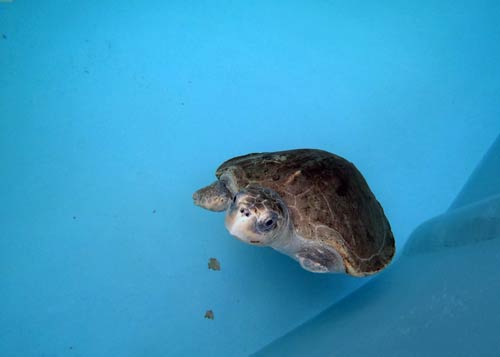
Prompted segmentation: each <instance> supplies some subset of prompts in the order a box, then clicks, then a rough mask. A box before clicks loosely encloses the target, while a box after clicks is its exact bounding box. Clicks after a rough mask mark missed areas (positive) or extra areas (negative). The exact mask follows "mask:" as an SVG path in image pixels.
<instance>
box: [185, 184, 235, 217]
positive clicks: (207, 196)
mask: <svg viewBox="0 0 500 357" xmlns="http://www.w3.org/2000/svg"><path fill="white" fill-rule="evenodd" d="M193 201H194V204H195V205H197V206H200V207H202V208H205V209H208V210H210V211H215V212H221V211H225V210H226V209H227V208H228V207H229V203H230V202H231V192H229V190H228V189H227V188H226V185H225V184H224V183H223V182H221V181H215V182H214V183H212V184H211V185H209V186H207V187H203V188H201V189H199V190H198V191H196V192H195V193H193Z"/></svg>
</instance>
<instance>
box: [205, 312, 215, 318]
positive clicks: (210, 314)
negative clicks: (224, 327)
mask: <svg viewBox="0 0 500 357" xmlns="http://www.w3.org/2000/svg"><path fill="white" fill-rule="evenodd" d="M205 318H206V319H209V320H213V319H214V312H213V311H212V310H207V312H205Z"/></svg>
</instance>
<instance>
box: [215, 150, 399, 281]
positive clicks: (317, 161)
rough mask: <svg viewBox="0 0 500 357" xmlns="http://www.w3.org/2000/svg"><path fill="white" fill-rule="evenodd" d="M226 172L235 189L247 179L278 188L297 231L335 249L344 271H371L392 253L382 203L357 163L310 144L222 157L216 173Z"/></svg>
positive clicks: (393, 244) (363, 273)
mask: <svg viewBox="0 0 500 357" xmlns="http://www.w3.org/2000/svg"><path fill="white" fill-rule="evenodd" d="M225 173H226V174H228V175H229V176H230V177H231V181H232V182H231V187H230V189H231V188H232V190H233V191H239V190H241V189H243V188H245V187H246V186H247V185H249V184H258V185H261V186H263V187H267V188H270V189H272V190H274V191H276V192H277V193H278V194H279V195H280V196H281V197H282V199H283V200H284V201H285V203H286V204H287V206H288V208H289V211H290V215H291V218H292V222H293V225H294V228H295V233H296V234H297V235H299V236H301V237H303V238H304V239H307V240H313V241H319V242H323V243H324V244H326V245H328V246H330V247H332V248H334V249H335V250H336V251H337V252H338V253H339V254H340V255H341V256H342V258H343V260H344V266H345V268H346V273H348V274H351V275H355V276H364V275H369V274H373V273H375V272H377V271H379V270H381V269H383V268H384V267H385V266H386V265H387V264H389V262H390V261H391V259H392V257H393V256H394V253H395V243H394V237H393V234H392V232H391V227H390V225H389V221H388V220H387V218H386V217H385V214H384V211H383V209H382V206H381V205H380V204H379V202H378V201H377V200H376V198H375V196H374V195H373V193H372V191H371V190H370V188H369V187H368V184H367V183H366V181H365V179H364V178H363V176H362V175H361V173H360V172H359V171H358V170H357V169H356V167H355V166H354V165H353V164H352V163H350V162H349V161H347V160H345V159H343V158H342V157H340V156H337V155H334V154H331V153H329V152H326V151H322V150H314V149H299V150H289V151H280V152H273V153H253V154H248V155H244V156H239V157H235V158H233V159H230V160H228V161H226V162H224V163H223V164H222V165H221V166H220V167H219V168H218V169H217V171H216V176H217V178H218V179H219V178H221V176H222V175H223V174H225Z"/></svg>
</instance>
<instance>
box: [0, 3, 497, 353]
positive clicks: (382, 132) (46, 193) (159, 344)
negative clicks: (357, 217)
mask: <svg viewBox="0 0 500 357" xmlns="http://www.w3.org/2000/svg"><path fill="white" fill-rule="evenodd" d="M499 99H500V3H498V2H496V1H482V0H480V1H451V0H444V1H440V2H434V1H429V0H424V1H418V2H417V1H413V2H405V3H402V2H397V1H382V2H377V3H375V2H373V3H367V2H359V1H354V2H341V1H324V0H323V1H293V0H292V1H275V2H269V1H261V0H257V1H253V2H234V1H227V0H223V1H218V2H210V1H150V2H139V1H134V2H124V1H116V0H110V1H59V0H55V1H45V2H31V3H28V2H23V1H19V0H13V1H10V2H9V1H0V202H1V204H0V306H1V311H0V356H23V357H24V356H26V357H31V356H153V357H155V356H199V355H204V356H246V355H250V354H253V353H256V354H263V355H266V354H267V355H269V354H271V355H281V353H283V351H288V352H287V353H289V354H288V355H294V353H295V354H299V353H303V352H307V351H312V350H311V349H310V348H312V346H316V347H315V348H316V350H315V351H316V352H314V353H318V354H322V355H325V354H326V355H331V356H335V355H341V354H342V353H346V351H349V346H352V344H350V343H349V341H351V340H349V339H350V338H359V336H355V334H354V332H353V331H356V333H358V334H364V335H363V336H365V337H366V336H368V335H369V336H370V338H369V340H367V339H366V338H365V339H361V338H360V339H359V341H360V342H357V343H358V344H359V343H361V342H363V341H365V342H366V341H369V343H365V344H364V346H365V347H366V349H365V350H363V349H356V350H355V351H354V350H352V351H354V352H353V355H363V356H366V355H379V354H380V353H382V352H383V351H382V350H380V348H381V347H380V346H384V343H386V342H387V341H389V340H390V339H388V338H389V337H390V336H391V335H390V333H389V332H388V331H391V328H392V327H394V328H396V327H397V331H398V333H399V335H398V336H402V337H401V339H397V340H393V341H392V342H393V343H394V344H395V345H394V346H393V347H394V351H405V348H407V349H410V350H411V351H413V352H415V351H417V352H418V350H415V348H416V347H415V346H418V343H417V342H416V341H418V339H419V338H422V336H423V335H419V334H418V333H417V332H419V331H421V329H423V328H424V327H425V326H426V325H425V323H426V320H425V319H417V318H413V317H412V316H414V315H412V316H409V315H402V314H401V315H398V316H400V320H397V318H396V317H395V318H394V319H395V320H383V319H381V316H387V314H385V313H382V312H384V311H386V310H384V309H386V308H387V304H389V303H391V304H393V305H394V309H395V310H394V311H398V312H401V311H403V310H405V307H407V305H404V303H403V302H401V305H397V304H396V303H395V302H397V301H401V299H403V298H404V296H405V295H404V294H405V291H412V292H414V293H420V292H421V291H422V292H424V293H425V289H426V284H425V280H422V279H424V278H423V277H424V276H426V275H421V276H420V278H419V279H420V280H418V279H417V280H415V279H412V278H411V276H412V274H417V273H418V272H419V270H418V269H417V268H415V266H413V265H411V262H414V263H415V264H417V263H418V262H420V261H421V259H424V261H425V262H428V263H429V265H430V266H431V267H432V269H435V270H434V271H433V270H432V269H431V270H429V269H430V268H429V269H427V270H426V273H425V274H429V276H448V275H447V274H451V275H450V280H449V283H448V285H446V289H449V290H446V293H447V294H448V295H447V297H446V298H443V297H442V295H439V294H438V295H435V293H434V292H433V291H434V290H428V291H427V293H426V295H425V298H424V299H423V301H427V302H429V301H431V302H432V301H434V303H435V304H434V305H432V309H434V310H432V309H430V308H428V306H429V305H427V304H423V305H421V306H419V305H418V300H417V301H416V302H415V301H414V300H412V301H413V302H414V303H415V304H417V305H416V306H415V310H413V311H414V313H415V314H417V313H418V314H425V312H427V313H429V314H432V313H435V312H436V310H435V309H441V310H439V311H440V314H437V315H436V316H439V318H441V319H446V318H447V317H448V318H449V320H443V321H441V320H439V321H437V320H433V321H434V322H433V323H434V324H433V325H429V326H431V327H432V328H436V330H433V331H440V332H439V333H442V334H443V338H440V337H439V336H437V337H436V340H435V341H434V340H429V341H430V342H429V343H428V344H426V345H425V346H426V347H425V349H423V350H422V351H424V352H425V353H430V354H427V355H432V354H433V353H435V355H442V354H443V351H453V346H455V345H454V344H453V338H451V337H453V336H451V335H449V334H448V335H446V333H447V332H446V331H447V330H446V327H448V326H450V325H454V326H457V324H458V323H459V322H460V323H463V329H460V331H459V332H457V335H456V336H468V335H470V334H471V333H470V331H472V333H476V332H477V331H481V330H480V326H479V327H478V326H477V325H474V324H473V323H471V324H467V323H466V322H467V321H468V320H467V319H473V318H474V316H477V315H476V313H485V312H486V311H490V310H488V309H489V308H491V309H492V311H493V308H492V307H491V306H488V305H486V304H484V302H485V301H487V302H490V301H493V300H489V299H490V298H491V297H492V296H496V295H495V294H496V292H497V290H495V289H497V288H500V287H499V286H498V283H495V281H490V280H484V281H482V280H480V278H478V277H485V279H491V278H492V276H491V275H488V274H485V272H491V269H497V268H496V266H492V267H491V269H490V266H482V267H477V266H476V265H472V267H471V269H470V270H468V271H466V272H463V271H462V270H459V269H457V270H454V269H450V270H445V269H449V267H450V265H449V264H452V263H453V262H455V261H456V260H457V259H459V257H462V258H464V259H466V258H467V257H472V256H474V258H473V259H475V260H480V259H481V257H482V256H483V253H484V254H488V257H489V258H488V259H489V262H490V263H491V262H492V261H493V260H492V259H496V258H498V254H497V249H498V242H497V240H495V239H493V238H492V239H489V240H488V241H487V242H484V241H481V242H480V243H478V245H477V246H476V245H472V244H460V245H459V246H458V247H455V248H456V249H455V250H450V249H438V250H431V251H427V250H426V249H427V248H426V247H428V246H429V245H426V244H423V245H421V246H420V248H418V247H419V244H420V243H418V244H417V243H415V244H416V245H415V246H414V247H417V248H418V249H417V248H415V249H416V250H415V252H414V254H413V255H411V254H409V253H408V254H406V253H403V251H405V243H406V242H407V240H408V239H409V237H410V236H411V237H412V238H411V239H414V237H416V234H417V233H418V232H435V231H434V230H432V229H431V228H432V227H431V228H426V227H430V226H422V224H426V223H424V222H429V221H428V220H433V219H437V218H436V217H444V218H443V219H444V220H445V223H446V224H450V225H451V226H452V227H454V226H453V225H454V224H455V223H454V222H457V221H454V218H453V217H455V216H448V214H449V213H453V212H452V211H450V210H452V209H454V208H457V207H458V206H461V207H465V203H463V202H465V201H467V200H468V201H467V202H466V203H467V204H477V202H478V200H477V199H476V198H477V197H478V195H480V196H481V195H482V196H481V197H482V199H488V198H492V197H494V196H495V195H496V194H498V191H497V190H496V188H495V187H496V186H495V185H496V184H497V183H498V180H495V179H494V177H495V175H496V174H497V173H498V172H497V171H495V170H496V167H497V166H496V165H495V164H493V166H492V167H493V168H490V169H488V170H483V171H481V173H480V174H477V173H476V174H473V173H474V172H476V171H474V170H475V169H476V168H477V167H479V166H480V165H481V162H483V161H482V160H483V158H484V157H485V155H486V153H487V152H493V153H494V154H493V157H497V156H495V155H498V153H497V151H491V150H490V149H491V148H492V147H497V146H494V143H495V140H497V141H496V142H498V139H497V138H498V135H499V133H500V106H499V105H498V103H499ZM496 145H498V144H496ZM292 148H319V149H323V150H327V151H330V152H333V153H336V154H338V155H341V156H343V157H345V158H347V159H348V160H349V161H351V162H353V163H354V164H355V165H356V166H357V167H358V169H359V170H360V171H361V172H362V173H363V175H364V176H365V178H366V180H367V181H368V183H369V185H370V187H371V189H372V191H373V192H374V193H375V195H376V197H377V199H378V200H379V201H380V202H381V204H382V206H383V207H384V210H385V213H386V215H387V217H388V219H389V221H390V222H391V226H392V230H393V232H394V235H395V237H396V241H397V246H398V256H397V258H396V261H395V263H394V264H393V265H391V267H390V268H389V269H388V270H386V271H383V272H381V273H380V274H379V275H377V276H375V277H374V278H363V279H359V278H352V277H348V276H342V275H318V274H312V273H309V272H306V271H304V270H302V269H301V268H300V266H299V265H298V264H297V263H296V262H294V261H292V260H291V259H289V258H288V257H286V256H283V255H281V254H279V253H277V252H275V251H272V250H271V249H265V248H262V249H260V248H256V247H251V246H247V245H244V244H243V243H241V242H239V241H237V240H236V239H234V238H233V237H231V236H230V235H229V233H228V232H227V231H226V229H225V228H224V224H223V221H224V219H223V217H224V216H223V214H220V213H219V214H217V213H212V212H208V211H205V210H202V209H200V208H199V207H195V206H194V205H193V203H192V199H191V195H192V193H193V192H194V191H195V190H197V189H198V188H200V187H202V186H205V185H207V184H209V183H211V182H212V181H213V180H214V179H215V177H214V172H215V169H216V168H217V166H218V165H219V164H220V163H222V162H223V161H224V160H226V159H229V158H231V157H234V156H237V155H243V154H247V153H250V152H260V151H278V150H286V149H292ZM488 150H490V151H488ZM492 162H498V161H494V160H493V161H492ZM474 175H479V176H478V177H479V179H478V180H475V181H474V182H479V184H471V185H472V186H469V187H468V189H467V190H465V188H467V185H468V184H466V183H467V182H470V180H469V179H470V178H471V177H475V176H474ZM496 177H498V176H496ZM485 186H488V187H493V188H492V189H491V190H490V189H484V187H485ZM462 200H463V202H462ZM457 202H458V203H457ZM460 202H462V204H461V203H460ZM492 202H493V201H492ZM495 202H496V201H495ZM492 204H493V207H496V206H494V204H495V203H494V202H493V203H492ZM454 205H455V206H457V207H454ZM474 207H475V209H477V210H479V209H483V208H477V207H485V206H474ZM488 207H490V206H488ZM469 208H470V207H469ZM449 209H450V210H449ZM477 210H472V209H471V211H467V212H469V213H470V212H475V213H474V214H476V213H477V212H483V211H477ZM493 211H494V210H493ZM461 212H462V211H461ZM464 212H465V211H464ZM467 212H466V213H467ZM455 213H456V212H455ZM466 213H463V214H466ZM467 214H468V213H467ZM477 214H479V213H477ZM443 215H444V216H443ZM479 215H480V214H479ZM445 216H446V217H445ZM450 217H451V218H450ZM467 217H469V216H467ZM474 217H475V216H474ZM492 217H493V221H494V222H496V221H495V219H496V218H495V217H496V216H494V215H493V216H492ZM433 222H437V223H436V224H441V223H439V222H441V221H431V223H432V224H434V223H433ZM449 222H451V223H449ZM445 223H442V224H445ZM418 227H420V228H418ZM422 227H423V228H422ZM474 227H475V226H474V225H472V228H471V227H469V228H470V229H471V232H475V231H474V229H473V228H474ZM495 227H496V226H493V228H491V229H492V232H496V231H495V230H494V229H496V228H495ZM417 228H418V229H420V230H416V229H417ZM426 229H427V230H426ZM452 231H453V230H452ZM422 236H423V235H422ZM471 236H474V234H472V235H471ZM426 237H427V238H422V241H424V240H426V239H427V240H430V241H432V239H431V238H429V237H430V236H426ZM440 237H441V236H440ZM443 237H444V238H439V239H442V240H440V241H439V242H449V239H451V238H449V236H443ZM451 241H452V242H453V239H451ZM463 241H466V242H469V241H470V240H469V239H467V237H466V238H462V241H461V242H463ZM410 242H411V240H410ZM481 244H482V245H481ZM488 244H489V245H488ZM486 245H488V246H487V247H486ZM409 246H410V245H409ZM472 246H474V247H475V248H470V247H472ZM408 249H410V248H408ZM417 251H418V252H417ZM469 251H470V252H469ZM422 252H423V253H422ZM469 253H470V255H468V254H469ZM439 254H443V257H444V258H443V259H440V257H441V256H440V255H439ZM424 256H425V258H422V257H424ZM211 257H215V258H217V259H218V261H219V262H220V264H221V270H220V271H212V270H209V269H208V266H207V264H208V261H209V258H211ZM471 259H472V258H471ZM445 260H446V262H449V264H445V263H444V261H445ZM466 260H467V259H466ZM469 260H470V259H469ZM476 267H477V270H474V269H476ZM406 269H408V270H406ZM405 271H406V272H407V273H404V272H405ZM433 272H435V274H432V273H433ZM491 273H494V272H491ZM453 274H455V275H453ZM461 274H464V279H461ZM406 278H407V280H405V279H406ZM467 279H476V280H475V281H474V284H471V285H469V282H468V281H467ZM477 279H479V280H477ZM464 280H465V281H464ZM402 281H403V282H405V281H406V282H408V283H412V284H413V285H411V289H413V290H411V289H410V290H408V289H406V288H405V285H404V284H401V282H402ZM461 284H463V285H464V286H471V289H472V287H474V288H477V289H481V288H482V287H484V288H485V289H486V284H489V285H488V286H489V288H488V289H489V290H488V289H487V290H484V294H483V295H470V296H469V295H467V293H468V292H469V291H471V290H466V291H465V292H464V294H465V295H460V294H458V292H457V291H455V290H453V289H459V287H460V286H462V285H461ZM428 287H429V289H436V290H435V291H438V292H440V293H442V292H443V291H442V289H444V288H443V285H439V283H438V282H436V281H433V282H432V283H429V285H428ZM439 289H441V290H439ZM492 289H493V290H492ZM366 291H368V292H366ZM365 294H366V295H365ZM400 294H401V295H400ZM433 296H435V297H434V299H435V300H432V299H433ZM374 297H376V298H377V299H374ZM398 297H400V298H401V299H398ZM481 297H484V299H483V300H481ZM453 298H455V300H453V301H454V302H456V304H463V305H456V306H455V307H456V309H458V310H452V311H451V310H450V311H451V313H453V316H451V315H446V312H443V311H444V310H442V308H443V304H440V302H443V301H444V302H446V301H451V300H450V299H453ZM384 299H385V300H384ZM436 299H437V300H436ZM439 299H441V300H439ZM447 299H448V300H447ZM374 300H376V301H374ZM383 301H386V303H383ZM404 301H406V300H404ZM468 304H469V305H468ZM396 305H397V306H396ZM462 306H465V308H464V309H465V310H460V308H461V307H462ZM343 307H346V308H345V309H344V308H343ZM398 309H401V310H398ZM429 309H430V310H429ZM207 310H212V311H213V313H214V319H213V320H211V319H206V318H204V316H205V312H206V311H207ZM446 311H448V310H446ZM457 311H458V312H457ZM460 311H467V313H463V314H461V315H460ZM471 312H473V313H471ZM401 316H402V317H401ZM405 316H406V317H405ZM423 316H425V315H423ZM403 318H405V320H404V321H403V322H402V320H401V319H403ZM454 318H456V320H454ZM489 318H490V320H488V323H489V324H490V325H485V326H497V325H498V322H500V317H498V316H497V315H490V316H489ZM318 319H319V320H318ZM338 319H340V321H344V322H343V323H342V324H339V323H338V322H336V321H339V320H338ZM318 321H320V322H321V323H322V324H323V325H321V324H320V325H318ZM367 321H369V322H371V323H372V324H373V329H374V330H375V331H378V333H373V331H374V330H363V329H360V330H357V329H356V328H355V327H356V326H359V324H361V323H366V322H367ZM380 321H382V322H380ZM384 323H387V324H389V325H387V324H386V325H384ZM398 323H399V325H398ZM391 324H392V325H391ZM318 326H319V327H318ZM325 326H327V328H326V329H322V328H324V327H325ZM391 326H392V327H391ZM469 326H472V327H470V328H469ZM440 327H442V328H445V329H444V330H439V328H440ZM471 329H472V330H471ZM474 329H475V330H474ZM478 329H479V330H478ZM328 331H335V332H336V333H335V334H333V335H332V334H330V333H329V332H328ZM474 331H476V332H474ZM405 333H406V334H405ZM335 336H337V337H335ZM340 336H341V337H340ZM474 336H479V337H477V338H478V340H474V341H475V344H476V345H477V346H481V348H482V350H479V352H481V353H482V355H495V354H497V355H498V353H500V351H498V350H494V349H493V348H492V347H491V344H490V340H488V338H489V337H490V336H485V337H484V340H481V337H480V335H474ZM335 338H337V339H338V340H335ZM474 338H476V337H474ZM330 339H332V340H331V341H332V342H331V343H332V344H335V343H337V345H338V346H339V348H338V350H335V349H332V348H331V345H330V344H329V343H325V341H330ZM341 341H342V343H341ZM356 341H358V340H356ZM384 341H386V342H384ZM481 342H484V343H481ZM398 343H399V344H398ZM381 344H382V345H381ZM434 345H435V346H436V348H435V349H433V348H432V346H434ZM370 346H372V347H370ZM373 346H377V347H373ZM387 346H389V344H387ZM429 346H430V347H429ZM457 346H458V345H457ZM410 347H411V348H410ZM447 348H448V349H447ZM457 348H458V347H457ZM352 351H351V352H352ZM463 351H466V350H463ZM481 353H480V354H481ZM301 355H303V354H301ZM311 355H313V354H311ZM344 355H345V354H344ZM457 355H458V354H457Z"/></svg>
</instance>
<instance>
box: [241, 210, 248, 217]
mask: <svg viewBox="0 0 500 357" xmlns="http://www.w3.org/2000/svg"><path fill="white" fill-rule="evenodd" d="M240 213H241V214H244V215H245V217H250V210H248V209H247V208H240Z"/></svg>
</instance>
